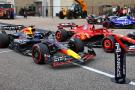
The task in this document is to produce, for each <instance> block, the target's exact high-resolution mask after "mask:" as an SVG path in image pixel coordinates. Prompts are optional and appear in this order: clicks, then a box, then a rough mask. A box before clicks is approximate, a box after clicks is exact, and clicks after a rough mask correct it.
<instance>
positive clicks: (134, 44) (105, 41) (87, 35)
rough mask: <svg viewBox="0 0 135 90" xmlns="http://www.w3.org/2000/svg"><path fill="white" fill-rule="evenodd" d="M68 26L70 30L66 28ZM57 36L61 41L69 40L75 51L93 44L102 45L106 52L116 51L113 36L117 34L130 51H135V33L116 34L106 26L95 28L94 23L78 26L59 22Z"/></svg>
mask: <svg viewBox="0 0 135 90" xmlns="http://www.w3.org/2000/svg"><path fill="white" fill-rule="evenodd" d="M68 27H69V28H70V30H66V29H65V28H68ZM55 36H56V39H57V40H58V41H60V42H62V41H67V40H69V44H70V45H69V46H70V48H71V49H73V50H74V51H78V50H80V49H81V47H83V45H86V46H88V45H92V46H101V47H102V48H103V49H104V50H105V51H106V52H113V51H114V39H113V36H117V37H118V38H119V39H120V40H121V41H122V43H123V44H124V45H125V46H126V47H127V48H128V51H135V35H134V33H132V34H128V35H127V36H124V35H121V34H115V33H113V31H112V30H108V29H106V28H95V26H94V25H90V24H84V25H82V26H78V25H76V24H74V23H62V24H59V26H58V30H57V31H56V33H55ZM73 42H74V43H73ZM73 44H76V45H73ZM75 46H76V47H75Z"/></svg>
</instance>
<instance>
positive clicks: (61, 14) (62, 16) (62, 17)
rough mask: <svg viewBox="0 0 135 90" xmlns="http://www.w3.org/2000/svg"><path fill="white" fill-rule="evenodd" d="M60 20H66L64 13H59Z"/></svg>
mask: <svg viewBox="0 0 135 90" xmlns="http://www.w3.org/2000/svg"><path fill="white" fill-rule="evenodd" d="M59 18H60V19H64V18H65V15H64V14H63V12H62V11H60V12H59Z"/></svg>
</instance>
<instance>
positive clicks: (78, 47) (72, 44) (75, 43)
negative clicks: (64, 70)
mask: <svg viewBox="0 0 135 90" xmlns="http://www.w3.org/2000/svg"><path fill="white" fill-rule="evenodd" d="M68 46H69V48H70V49H72V50H73V51H75V52H83V51H84V43H83V42H82V41H81V40H80V39H78V38H74V39H71V40H70V41H69V43H68Z"/></svg>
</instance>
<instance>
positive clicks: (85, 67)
mask: <svg viewBox="0 0 135 90" xmlns="http://www.w3.org/2000/svg"><path fill="white" fill-rule="evenodd" d="M73 64H74V65H77V66H79V67H82V68H84V69H86V70H89V71H92V72H95V73H98V74H101V75H104V76H107V77H110V78H114V75H111V74H109V73H106V72H103V71H100V70H97V69H94V68H90V67H87V66H84V65H80V64H77V63H73ZM129 84H130V85H134V86H135V82H133V81H131V82H130V83H129Z"/></svg>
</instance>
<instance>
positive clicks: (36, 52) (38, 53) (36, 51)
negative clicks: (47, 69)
mask: <svg viewBox="0 0 135 90" xmlns="http://www.w3.org/2000/svg"><path fill="white" fill-rule="evenodd" d="M44 54H45V55H48V56H49V55H50V54H49V49H48V47H47V46H46V45H45V44H42V43H39V44H35V45H34V46H33V47H32V57H33V60H34V62H35V63H36V64H45V63H47V62H46V61H47V60H46V59H47V58H45V56H44Z"/></svg>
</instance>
